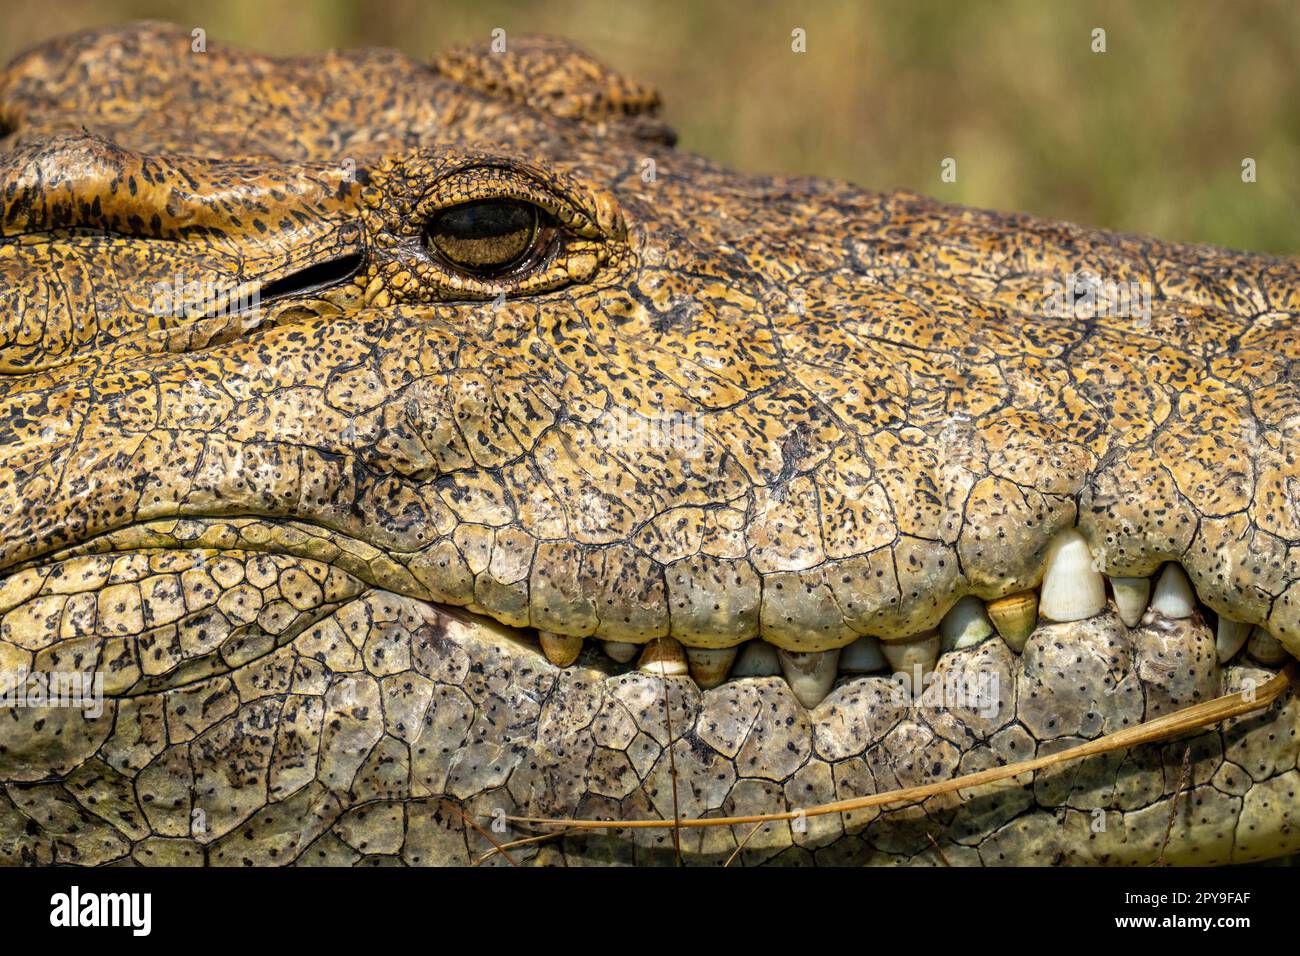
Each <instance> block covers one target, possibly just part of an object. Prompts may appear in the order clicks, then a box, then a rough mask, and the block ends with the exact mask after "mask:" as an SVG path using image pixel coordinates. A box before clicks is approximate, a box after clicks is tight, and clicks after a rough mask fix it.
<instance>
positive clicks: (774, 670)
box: [731, 641, 781, 677]
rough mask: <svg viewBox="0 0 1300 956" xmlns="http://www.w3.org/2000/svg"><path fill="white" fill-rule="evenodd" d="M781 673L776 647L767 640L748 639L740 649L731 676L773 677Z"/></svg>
mask: <svg viewBox="0 0 1300 956" xmlns="http://www.w3.org/2000/svg"><path fill="white" fill-rule="evenodd" d="M780 673H781V662H780V660H778V659H777V656H776V648H775V647H774V646H772V645H771V644H769V643H767V641H750V642H749V643H748V644H746V645H745V646H744V647H742V648H741V649H740V656H739V657H738V658H736V663H735V666H733V667H732V668H731V676H732V677H775V676H776V675H777V674H780Z"/></svg>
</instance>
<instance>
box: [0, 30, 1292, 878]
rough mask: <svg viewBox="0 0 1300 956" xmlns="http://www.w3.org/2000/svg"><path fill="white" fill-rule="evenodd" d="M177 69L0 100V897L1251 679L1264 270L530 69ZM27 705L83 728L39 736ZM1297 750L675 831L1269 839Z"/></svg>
mask: <svg viewBox="0 0 1300 956" xmlns="http://www.w3.org/2000/svg"><path fill="white" fill-rule="evenodd" d="M199 46H202V44H200V43H198V42H196V41H192V38H191V36H190V34H189V33H187V32H184V31H182V30H179V29H176V28H171V27H166V26H160V25H139V26H133V27H128V28H123V29H119V30H112V31H104V32H97V33H91V34H85V35H79V36H75V37H71V38H67V39H63V40H59V41H56V42H54V43H51V44H49V45H47V46H45V47H43V48H40V49H37V50H35V51H33V52H31V53H29V54H27V55H25V56H23V57H21V58H19V59H18V60H17V61H15V62H14V63H13V64H12V65H11V66H10V67H9V68H8V69H7V70H6V71H5V72H3V73H0V129H3V130H4V131H5V133H6V137H5V139H4V140H3V146H2V147H0V670H3V671H5V672H6V674H7V677H6V685H7V686H11V687H12V690H11V700H10V706H7V707H5V708H4V709H0V780H3V781H4V785H3V790H2V791H0V853H2V854H3V856H4V857H5V858H6V859H10V860H15V861H41V862H50V861H57V862H76V863H86V864H93V863H100V862H110V861H116V860H121V859H125V858H128V857H131V858H134V859H135V860H137V861H142V862H163V863H193V862H207V863H213V864H217V863H289V862H304V863H310V862H329V863H340V862H342V863H346V862H385V861H400V862H405V863H410V864H429V863H447V862H467V861H472V860H474V859H477V858H478V857H479V856H480V855H481V854H483V853H485V852H486V851H489V850H491V849H492V842H493V841H496V842H506V841H509V840H511V839H517V838H521V837H526V836H527V835H528V833H529V832H530V831H528V830H527V829H526V828H521V827H520V826H518V825H517V824H515V823H514V822H512V821H511V820H509V819H507V818H512V817H517V816H547V817H565V818H568V817H581V818H599V819H618V820H633V819H647V818H659V819H669V820H671V819H673V818H674V817H676V816H680V817H699V816H722V815H727V816H736V815H746V814H761V813H770V812H776V811H786V810H791V809H798V808H807V807H811V806H814V805H816V804H821V803H826V802H829V801H834V800H839V799H846V798H851V797H855V796H860V795H863V794H870V793H876V792H882V791H887V790H893V789H897V788H900V787H908V786H914V785H919V784H924V783H928V782H932V781H938V780H945V779H949V778H952V777H955V776H957V775H960V774H964V773H968V772H970V771H973V770H978V769H981V768H985V767H990V766H995V765H998V764H1004V763H1008V762H1015V761H1018V760H1021V759H1024V758H1028V757H1031V756H1034V755H1040V756H1041V755H1044V754H1049V753H1052V752H1055V751H1058V750H1061V749H1064V748H1067V747H1069V746H1071V745H1073V744H1076V743H1078V742H1080V741H1082V740H1088V739H1092V738H1096V737H1098V736H1100V735H1103V734H1106V733H1109V732H1111V731H1114V730H1117V729H1120V728H1123V727H1127V726H1133V725H1136V724H1138V723H1140V722H1142V721H1144V720H1148V719H1151V718H1152V717H1155V716H1158V715H1161V714H1166V713H1170V712H1172V711H1175V710H1178V709H1179V708H1181V707H1184V706H1186V705H1188V704H1192V703H1195V702H1197V701H1203V700H1208V699H1210V698H1213V697H1215V696H1217V695H1219V694H1221V693H1224V692H1227V691H1230V690H1232V689H1234V688H1240V687H1244V686H1250V685H1251V684H1252V683H1258V682H1259V681H1260V680H1262V679H1264V678H1267V677H1268V676H1269V675H1270V673H1271V672H1272V671H1274V670H1276V669H1277V667H1278V666H1279V665H1280V664H1281V662H1282V661H1283V660H1284V659H1285V656H1286V653H1287V652H1290V653H1291V654H1296V653H1297V652H1300V465H1298V464H1297V461H1296V450H1297V439H1300V386H1298V385H1297V377H1296V369H1297V362H1300V338H1298V337H1297V335H1296V328H1297V314H1298V313H1300V265H1298V264H1297V262H1296V261H1295V260H1293V259H1279V258H1267V257H1263V256H1256V255H1249V254H1242V253H1234V252H1227V251H1223V250H1219V249H1212V248H1208V247H1199V246H1186V245H1172V244H1167V243H1162V242H1158V241H1154V240H1149V239H1141V238H1134V237H1129V236H1121V235H1115V234H1111V233H1106V232H1101V231H1096V230H1092V229H1085V228H1081V227H1077V226H1073V225H1068V224H1064V223H1058V222H1048V221H1043V220H1039V219H1034V218H1031V217H1027V216H1015V215H1003V214H996V213H988V212H981V211H976V210H971V209H964V208H957V207H953V206H947V205H943V204H940V203H937V202H934V201H931V200H928V199H925V198H923V197H920V196H916V195H911V194H900V193H893V194H879V193H871V192H865V191H862V190H860V189H858V188H855V187H852V186H849V185H845V184H841V183H836V182H829V181H824V180H818V179H805V178H779V177H754V176H746V175H739V174H736V173H733V172H730V171H728V170H726V169H723V168H720V167H719V166H717V165H715V164H713V163H711V162H709V161H708V160H706V159H703V158H700V157H698V156H694V155H691V154H690V153H686V152H680V151H677V150H676V149H674V148H673V134H672V132H671V130H669V129H668V128H667V127H666V126H664V125H663V124H662V123H661V122H660V121H659V120H658V119H657V118H656V115H657V106H658V104H657V98H656V97H655V95H654V94H653V92H651V91H649V90H647V89H645V88H644V87H642V86H639V85H637V84H636V83H633V82H631V81H629V80H627V79H625V78H623V77H621V76H619V75H617V74H615V73H613V72H611V71H609V70H608V69H606V68H604V67H602V66H599V65H598V64H596V63H595V62H593V61H592V60H591V59H589V58H588V57H587V56H586V55H584V54H582V53H581V52H579V51H577V50H575V49H573V48H572V47H570V46H569V45H567V44H565V43H563V42H560V41H555V40H542V39H519V38H514V37H511V38H509V39H508V41H507V46H506V49H505V51H504V52H498V51H494V50H492V49H490V48H488V47H483V48H464V49H459V50H455V51H452V52H450V53H447V54H444V55H442V56H441V57H438V58H437V59H436V60H435V61H434V62H433V64H432V65H431V66H430V65H426V64H423V63H419V62H416V61H414V60H411V59H408V58H406V57H404V56H400V55H397V54H394V53H388V52H378V51H368V52H354V53H331V54H328V55H325V56H319V57H311V58H305V59H293V60H285V59H270V58H265V57H262V56H257V55H252V54H248V53H242V52H236V51H230V50H224V49H221V48H218V47H217V46H215V45H213V46H211V47H210V48H208V49H204V50H198V49H196V48H197V47H199ZM1153 583H1154V587H1153ZM74 673H75V674H89V675H92V677H91V681H92V683H91V686H92V687H94V688H97V689H100V690H102V701H101V703H100V705H95V704H94V703H93V702H91V703H87V702H85V701H83V703H85V704H86V706H82V707H76V706H62V707H56V706H41V704H42V703H45V704H49V703H52V702H50V701H44V702H43V701H41V700H40V697H39V690H40V685H41V684H42V682H44V683H46V684H50V683H58V681H59V680H61V679H63V678H64V677H66V675H70V674H74ZM69 679H70V678H69ZM95 680H99V681H102V684H101V685H97V684H95V683H94V681H95ZM69 687H72V685H69ZM923 688H924V689H926V690H927V691H928V690H933V691H934V693H921V691H922V689H923ZM47 689H48V688H47ZM64 689H68V688H64ZM74 689H75V688H74ZM20 693H21V695H25V696H26V698H27V699H26V700H25V704H26V705H25V706H14V704H16V703H18V702H19V695H20ZM74 696H75V695H74ZM90 696H91V697H94V694H91V695H90ZM62 702H63V703H67V701H66V700H65V701H62ZM101 705H102V713H97V712H96V711H97V710H98V707H99V706H101ZM1298 720H1300V712H1298V710H1297V704H1296V703H1295V702H1294V701H1293V700H1292V698H1291V697H1290V696H1289V695H1284V696H1283V697H1282V698H1281V699H1280V700H1279V701H1278V702H1276V703H1275V704H1274V705H1272V706H1271V707H1270V708H1269V709H1268V710H1267V711H1265V712H1264V713H1262V714H1258V715H1253V716H1250V717H1247V718H1240V719H1237V720H1235V721H1233V722H1230V723H1224V724H1221V725H1217V726H1214V727H1211V728H1209V729H1207V730H1204V731H1201V732H1199V733H1197V734H1196V735H1194V736H1191V737H1188V738H1184V739H1180V740H1176V741H1172V742H1168V743H1164V744H1152V745H1147V746H1144V747H1139V748H1136V749H1132V750H1127V751H1123V752H1119V753H1112V754H1107V755H1105V756H1101V757H1097V758H1093V759H1091V760H1087V761H1085V762H1083V763H1079V764H1072V765H1069V766H1065V767H1062V768H1058V769H1055V770H1052V771H1050V772H1049V771H1045V772H1042V773H1040V774H1038V775H1037V776H1036V777H1034V778H1032V779H1017V780H1015V781H1011V782H1009V783H1008V784H1006V785H1003V786H997V787H984V788H980V789H974V790H971V791H963V792H960V793H954V794H949V795H946V796H943V797H935V798H933V799H931V800H929V801H928V802H926V803H924V804H920V805H906V806H899V807H893V808H885V809H871V810H863V811H858V812H853V813H844V814H829V815H824V816H816V817H809V818H807V819H799V818H797V819H796V820H794V821H777V822H771V823H769V824H767V825H766V826H764V827H762V828H759V829H758V830H753V828H751V827H747V826H739V825H736V826H725V827H716V828H703V829H691V830H685V831H682V832H680V833H679V834H678V838H677V841H676V842H677V843H678V844H679V848H680V852H681V853H682V854H683V855H684V857H685V858H686V859H688V860H699V861H707V862H722V861H725V860H727V859H729V858H730V857H731V856H732V855H733V853H734V852H735V851H736V850H737V847H738V846H739V845H740V844H742V843H743V844H744V845H743V849H742V850H741V852H740V853H739V854H738V857H737V858H738V859H739V860H740V861H741V862H745V863H759V862H767V861H775V862H806V861H816V862H823V863H825V862H831V863H837V862H855V863H859V862H886V861H902V862H922V863H924V862H940V861H942V862H948V863H985V864H990V863H1040V862H1144V861H1151V860H1153V859H1156V858H1158V857H1163V858H1164V859H1167V860H1173V861H1187V862H1203V863H1212V862H1226V861H1229V860H1243V859H1257V858H1262V857H1267V856H1272V855H1276V854H1280V853H1285V852H1294V851H1295V850H1296V849H1297V848H1298V847H1300V830H1297V828H1295V827H1294V826H1292V825H1291V823H1290V812H1291V807H1292V806H1293V805H1294V800H1293V799H1292V797H1293V794H1294V790H1295V788H1296V786H1297V783H1300V777H1298V776H1297V774H1298V771H1297V770H1296V761H1297V752H1298V744H1297V738H1296V728H1297V721H1298ZM673 843H674V839H673V834H672V833H671V831H669V830H665V829H659V830H636V831H614V832H590V833H586V834H582V835H576V836H575V835H570V836H566V837H563V838H556V839H550V840H544V841H539V842H536V843H532V844H528V845H525V846H521V847H516V848H515V849H513V850H511V851H510V852H511V855H512V857H513V858H514V859H517V860H533V861H536V862H551V861H557V862H558V861H568V862H582V861H584V860H590V861H637V862H653V861H664V860H671V859H672V858H673V854H674V853H675V852H676V851H675V850H674V849H673ZM491 859H492V860H493V861H494V862H498V863H499V862H502V857H501V855H494V856H492V857H491Z"/></svg>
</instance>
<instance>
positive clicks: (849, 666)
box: [840, 637, 889, 674]
mask: <svg viewBox="0 0 1300 956" xmlns="http://www.w3.org/2000/svg"><path fill="white" fill-rule="evenodd" d="M888 666H889V664H888V662H886V660H885V655H884V654H883V653H882V652H881V650H880V640H879V639H878V638H874V637H859V638H858V639H857V640H856V641H854V642H853V643H852V644H850V645H849V646H848V647H845V648H843V649H841V650H840V671H841V672H842V673H846V674H872V673H875V672H876V671H883V670H884V669H885V668H886V667H888Z"/></svg>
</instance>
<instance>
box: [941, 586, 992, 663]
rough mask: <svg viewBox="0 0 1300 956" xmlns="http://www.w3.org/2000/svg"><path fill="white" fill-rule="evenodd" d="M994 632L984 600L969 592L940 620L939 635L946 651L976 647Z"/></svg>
mask: <svg viewBox="0 0 1300 956" xmlns="http://www.w3.org/2000/svg"><path fill="white" fill-rule="evenodd" d="M992 633H993V622H992V621H990V620H989V616H988V613H987V612H986V611H985V610H984V602H983V601H981V600H980V599H979V598H977V597H975V596H974V595H971V594H968V595H966V596H965V597H964V598H962V599H961V600H960V601H958V602H957V603H956V604H954V605H953V606H952V607H951V608H949V610H948V613H947V614H945V615H944V616H943V620H942V621H940V622H939V636H940V637H941V638H942V647H943V649H944V651H959V650H961V649H962V648H964V647H974V646H975V645H976V644H978V643H979V642H980V641H982V640H984V638H986V637H988V636H989V635H990V634H992Z"/></svg>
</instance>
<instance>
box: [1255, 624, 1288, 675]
mask: <svg viewBox="0 0 1300 956" xmlns="http://www.w3.org/2000/svg"><path fill="white" fill-rule="evenodd" d="M1246 653H1247V654H1249V655H1250V656H1251V657H1253V658H1255V660H1257V661H1259V662H1260V663H1261V664H1263V665H1265V666H1267V667H1276V666H1277V665H1278V664H1281V663H1282V662H1283V661H1285V660H1286V658H1287V653H1286V648H1285V647H1283V646H1282V645H1281V644H1280V643H1278V639H1277V638H1276V637H1274V636H1273V635H1272V634H1270V633H1269V632H1268V631H1266V630H1264V629H1263V628H1262V627H1257V628H1255V630H1254V631H1253V632H1252V633H1251V635H1250V643H1249V644H1247V645H1246Z"/></svg>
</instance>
